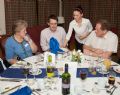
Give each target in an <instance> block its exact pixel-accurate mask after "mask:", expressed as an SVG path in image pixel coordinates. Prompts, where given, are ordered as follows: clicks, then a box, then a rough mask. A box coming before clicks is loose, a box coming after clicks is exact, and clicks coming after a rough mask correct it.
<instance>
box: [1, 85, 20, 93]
mask: <svg viewBox="0 0 120 95" xmlns="http://www.w3.org/2000/svg"><path fill="white" fill-rule="evenodd" d="M20 86H21V85H17V86H15V87H13V88H10V89H8V90H6V91H3V92H2V93H1V94H5V93H7V92H9V91H12V90H14V89H16V88H18V87H20Z"/></svg>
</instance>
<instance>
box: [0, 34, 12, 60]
mask: <svg viewBox="0 0 120 95" xmlns="http://www.w3.org/2000/svg"><path fill="white" fill-rule="evenodd" d="M8 37H10V34H7V35H2V36H1V38H0V48H1V54H0V58H2V59H5V42H6V40H7V39H8Z"/></svg>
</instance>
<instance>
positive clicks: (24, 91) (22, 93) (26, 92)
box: [10, 86, 32, 95]
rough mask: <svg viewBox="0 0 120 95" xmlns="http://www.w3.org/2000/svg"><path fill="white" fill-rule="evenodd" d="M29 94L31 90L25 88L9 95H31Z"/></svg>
mask: <svg viewBox="0 0 120 95" xmlns="http://www.w3.org/2000/svg"><path fill="white" fill-rule="evenodd" d="M31 94H32V90H31V89H30V88H29V87H28V86H25V87H23V88H21V89H18V90H17V91H15V92H13V93H11V94H10V95H31Z"/></svg>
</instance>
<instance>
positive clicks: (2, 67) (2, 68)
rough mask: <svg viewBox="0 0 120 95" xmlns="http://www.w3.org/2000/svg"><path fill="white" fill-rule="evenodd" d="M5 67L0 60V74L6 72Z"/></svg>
mask: <svg viewBox="0 0 120 95" xmlns="http://www.w3.org/2000/svg"><path fill="white" fill-rule="evenodd" d="M6 69H7V68H6V66H5V64H4V63H3V60H2V59H1V58H0V73H2V72H3V71H4V70H6Z"/></svg>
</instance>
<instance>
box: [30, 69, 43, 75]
mask: <svg viewBox="0 0 120 95" xmlns="http://www.w3.org/2000/svg"><path fill="white" fill-rule="evenodd" d="M41 73H42V70H41V69H39V70H38V72H37V73H36V74H35V75H40V74H41ZM29 74H30V75H34V74H33V73H32V71H30V72H29Z"/></svg>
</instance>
